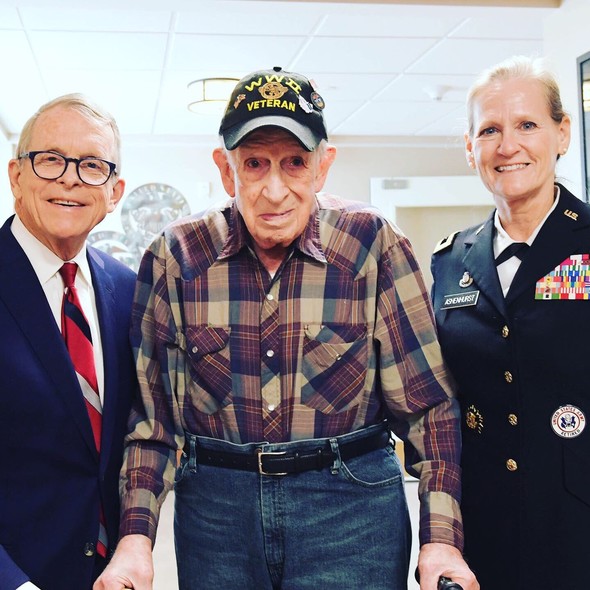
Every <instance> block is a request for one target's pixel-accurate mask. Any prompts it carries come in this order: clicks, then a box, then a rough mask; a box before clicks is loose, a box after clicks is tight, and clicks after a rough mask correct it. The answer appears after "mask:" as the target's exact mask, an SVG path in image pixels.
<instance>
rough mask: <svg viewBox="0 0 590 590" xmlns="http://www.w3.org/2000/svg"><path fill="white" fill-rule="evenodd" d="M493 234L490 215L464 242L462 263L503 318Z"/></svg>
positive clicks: (502, 300)
mask: <svg viewBox="0 0 590 590" xmlns="http://www.w3.org/2000/svg"><path fill="white" fill-rule="evenodd" d="M493 232H494V217H493V213H492V215H491V216H490V217H489V218H488V220H487V221H486V222H485V224H484V225H483V226H482V228H481V229H479V230H477V231H476V232H474V234H473V236H472V237H471V238H468V239H466V240H465V248H466V252H465V257H464V258H463V262H464V264H465V270H466V271H467V272H469V274H470V275H471V277H473V280H474V281H475V284H476V285H477V286H478V287H479V289H480V290H481V292H482V295H484V296H485V297H486V298H487V299H489V300H490V302H491V303H492V304H493V305H494V306H495V307H496V308H497V309H498V311H499V312H500V313H502V315H504V316H505V315H506V303H505V301H504V295H503V294H502V288H501V286H500V281H499V280H498V273H497V272H496V265H495V263H494V251H493V246H492V239H493V235H494V233H493Z"/></svg>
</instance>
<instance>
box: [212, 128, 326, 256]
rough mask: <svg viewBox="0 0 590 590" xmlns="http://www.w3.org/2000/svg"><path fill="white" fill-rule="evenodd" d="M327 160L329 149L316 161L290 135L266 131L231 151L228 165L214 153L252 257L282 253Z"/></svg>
mask: <svg viewBox="0 0 590 590" xmlns="http://www.w3.org/2000/svg"><path fill="white" fill-rule="evenodd" d="M333 156H334V154H333V152H332V151H331V148H328V149H327V150H326V152H325V154H324V156H323V157H320V155H319V154H318V152H308V151H306V150H305V149H304V148H303V147H302V146H301V144H300V143H299V142H298V141H297V140H296V139H295V138H294V137H293V136H292V135H291V134H290V133H287V132H285V131H281V130H278V129H270V128H266V127H264V128H262V129H261V130H260V131H256V132H254V133H252V134H251V135H250V136H248V137H247V138H246V140H245V141H244V142H243V143H242V144H241V145H240V146H239V147H237V148H236V149H235V150H233V151H232V152H231V153H230V155H229V157H230V161H229V162H228V161H227V157H226V156H225V154H224V153H223V151H222V150H221V149H220V150H216V151H215V152H214V159H215V161H216V163H217V165H218V167H219V169H220V171H221V175H222V179H223V183H224V187H225V189H226V191H227V192H228V194H229V195H230V196H232V197H235V199H236V205H237V208H238V210H239V211H240V213H241V215H242V217H243V218H244V221H245V223H246V226H247V228H248V231H249V233H250V235H251V236H252V239H253V240H254V243H255V248H256V250H257V251H258V252H260V251H267V252H266V253H267V254H269V253H270V252H274V253H275V254H278V255H280V254H281V253H282V254H284V253H285V252H286V250H287V248H288V247H289V245H290V244H291V243H292V242H293V241H294V240H295V239H296V238H297V237H298V236H300V235H301V234H302V233H303V230H304V229H305V227H306V225H307V223H308V221H309V217H310V215H311V213H312V211H313V210H314V208H315V206H316V199H315V194H316V192H318V191H320V190H321V188H322V187H323V184H324V181H325V178H326V174H327V171H328V169H329V167H330V165H331V163H332V161H333Z"/></svg>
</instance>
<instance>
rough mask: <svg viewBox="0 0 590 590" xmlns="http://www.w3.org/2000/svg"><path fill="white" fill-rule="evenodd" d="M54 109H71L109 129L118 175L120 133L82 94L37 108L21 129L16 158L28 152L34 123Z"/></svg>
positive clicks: (59, 99) (58, 98)
mask: <svg viewBox="0 0 590 590" xmlns="http://www.w3.org/2000/svg"><path fill="white" fill-rule="evenodd" d="M55 107H62V108H65V109H72V110H73V111H77V112H78V113H80V114H81V115H82V116H84V117H86V118H87V119H88V120H89V121H93V122H96V123H99V124H102V125H106V126H108V127H110V128H111V131H112V132H113V136H114V138H115V146H114V147H115V151H114V153H113V156H112V157H113V160H114V163H115V164H116V165H117V173H119V171H120V169H121V133H120V132H119V127H118V125H117V122H116V121H115V119H114V117H113V116H112V115H111V114H110V113H108V112H107V111H105V110H104V109H103V108H102V107H100V106H98V105H97V104H95V103H94V102H92V101H91V100H90V99H89V98H88V97H86V96H84V95H83V94H78V93H73V94H65V95H63V96H59V97H57V98H54V99H53V100H51V101H49V102H47V103H45V104H44V105H42V106H41V107H39V109H38V110H37V112H36V113H35V114H34V115H33V116H32V117H31V118H30V119H29V120H28V121H27V122H26V123H25V125H24V127H23V128H22V131H21V133H20V137H19V141H18V146H17V148H16V149H17V151H16V155H17V156H18V155H20V154H24V153H26V152H27V151H29V145H30V143H31V137H32V135H33V129H34V127H35V123H36V122H37V120H38V119H39V117H40V116H41V115H42V114H43V113H44V112H46V111H48V110H50V109H53V108H55Z"/></svg>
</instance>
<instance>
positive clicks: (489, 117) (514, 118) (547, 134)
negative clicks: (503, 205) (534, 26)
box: [465, 78, 570, 203]
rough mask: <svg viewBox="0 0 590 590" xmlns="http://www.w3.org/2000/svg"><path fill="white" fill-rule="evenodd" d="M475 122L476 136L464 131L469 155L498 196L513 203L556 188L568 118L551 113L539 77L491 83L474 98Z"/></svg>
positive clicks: (564, 148)
mask: <svg viewBox="0 0 590 590" xmlns="http://www.w3.org/2000/svg"><path fill="white" fill-rule="evenodd" d="M473 122H474V125H473V137H469V136H468V135H466V137H465V142H466V148H467V160H468V162H469V163H470V165H472V166H473V167H475V169H476V170H477V172H478V174H479V176H480V177H481V179H482V181H483V183H484V184H485V186H486V187H487V189H488V190H489V191H490V192H491V193H492V194H493V195H494V196H495V197H497V198H500V199H503V200H505V201H507V202H508V203H510V202H514V201H515V200H518V199H523V198H535V197H536V196H538V195H552V194H553V184H554V180H555V164H556V162H557V156H558V154H563V153H565V150H566V149H567V147H568V145H569V139H570V120H569V118H568V117H564V119H563V120H562V121H561V122H560V123H556V122H555V121H554V120H553V119H552V118H551V116H550V112H549V105H548V103H547V98H546V95H545V93H544V91H543V85H542V84H541V83H540V82H538V81H536V80H530V79H529V80H527V79H518V78H515V79H511V80H506V81H501V82H494V83H492V84H491V85H489V86H487V87H486V88H484V89H483V90H482V92H481V93H480V94H479V96H478V97H476V99H475V101H474V104H473Z"/></svg>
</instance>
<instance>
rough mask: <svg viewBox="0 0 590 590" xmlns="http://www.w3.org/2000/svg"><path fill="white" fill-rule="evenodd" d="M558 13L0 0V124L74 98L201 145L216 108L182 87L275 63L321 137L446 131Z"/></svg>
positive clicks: (11, 127) (424, 135) (122, 121)
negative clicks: (300, 87)
mask: <svg viewBox="0 0 590 590" xmlns="http://www.w3.org/2000/svg"><path fill="white" fill-rule="evenodd" d="M414 1H415V0H414ZM484 1H485V0H484ZM556 10H557V8H539V7H537V8H522V7H521V8H518V7H481V6H480V7H476V6H441V5H431V6H424V5H422V6H417V5H415V4H413V5H403V4H368V3H365V4H354V3H338V2H329V3H316V2H292V1H291V2H271V1H264V0H263V1H257V2H255V1H250V0H235V1H220V0H192V1H190V0H181V1H179V0H167V1H166V2H164V1H161V0H160V1H156V0H102V1H101V2H97V3H89V2H80V1H79V0H77V1H75V2H74V1H59V0H54V1H50V2H47V1H41V0H37V1H35V0H28V1H27V0H23V1H19V0H13V1H8V0H0V80H2V84H1V86H0V88H1V90H0V132H1V133H3V134H4V135H5V136H6V137H7V138H9V139H10V140H14V139H15V138H16V137H17V134H18V132H19V131H20V128H21V127H22V125H23V123H24V122H25V120H26V119H27V118H28V117H29V116H30V115H31V114H32V113H33V112H34V111H35V110H36V108H37V107H38V106H39V105H40V104H42V103H43V102H45V101H47V100H49V99H51V98H54V97H56V96H58V95H60V94H64V93H68V92H84V93H87V94H88V95H90V96H91V97H92V98H94V99H95V100H97V101H98V102H99V103H101V104H102V105H103V106H104V107H106V108H107V109H108V110H110V111H111V112H112V113H113V114H114V115H115V117H116V119H117V121H118V123H119V126H120V128H121V132H122V134H123V135H124V136H126V137H128V136H139V137H140V138H146V139H148V138H149V139H150V140H154V141H170V140H174V141H183V142H184V141H200V140H206V141H211V138H212V137H214V136H215V135H216V133H217V129H218V125H219V115H216V116H213V117H205V116H203V115H197V114H194V113H191V112H189V111H188V110H187V107H186V105H187V103H188V100H189V95H188V89H187V85H188V83H189V82H191V81H192V80H194V79H197V78H204V77H208V76H230V77H237V78H239V77H241V76H243V75H244V74H246V73H248V72H250V71H253V70H257V69H268V68H272V67H273V66H276V65H279V66H282V67H283V69H285V70H291V71H296V72H300V73H303V74H305V75H307V76H308V77H309V78H313V79H314V80H315V82H316V84H317V85H318V87H319V91H320V94H321V95H322V96H323V98H324V100H325V102H326V110H325V115H326V119H327V123H328V127H329V132H330V136H331V138H332V139H335V138H336V137H341V138H352V139H353V140H354V139H355V138H356V140H360V138H367V137H372V138H375V139H381V140H385V139H389V140H391V138H400V137H405V138H406V140H409V141H424V140H427V139H428V138H435V137H436V136H438V138H439V139H440V138H441V137H448V136H452V137H455V138H456V137H457V136H458V135H461V134H462V131H463V116H464V110H463V102H464V98H465V93H466V90H467V88H468V86H469V85H470V84H471V82H472V81H473V79H474V76H475V75H476V74H477V73H478V72H479V71H481V70H482V69H483V68H485V67H487V66H489V65H491V64H493V63H496V62H497V61H499V60H501V59H503V58H505V57H507V56H510V55H512V54H517V53H522V54H527V55H531V54H539V55H540V54H542V48H543V45H542V38H543V22H544V20H545V19H546V18H547V17H548V16H549V15H551V14H552V13H553V12H554V11H556ZM436 89H442V93H441V94H442V97H440V100H433V99H432V98H431V97H430V96H429V93H431V94H432V93H436Z"/></svg>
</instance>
